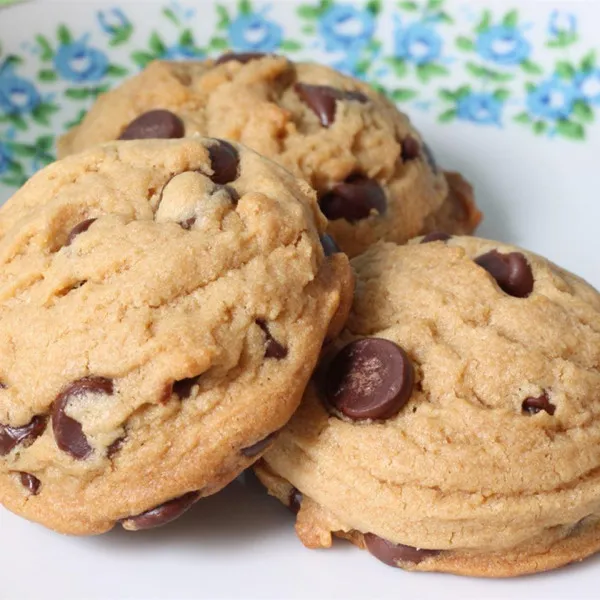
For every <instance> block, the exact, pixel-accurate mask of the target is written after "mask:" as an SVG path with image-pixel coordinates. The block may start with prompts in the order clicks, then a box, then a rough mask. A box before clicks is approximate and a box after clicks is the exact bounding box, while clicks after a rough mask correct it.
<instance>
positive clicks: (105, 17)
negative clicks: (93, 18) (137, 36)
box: [97, 8, 131, 35]
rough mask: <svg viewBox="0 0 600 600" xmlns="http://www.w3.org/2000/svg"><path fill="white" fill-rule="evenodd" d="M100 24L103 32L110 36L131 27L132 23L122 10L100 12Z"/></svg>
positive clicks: (112, 9)
mask: <svg viewBox="0 0 600 600" xmlns="http://www.w3.org/2000/svg"><path fill="white" fill-rule="evenodd" d="M97 14H98V22H99V23H100V27H101V28H102V30H103V31H105V32H106V33H108V35H114V34H115V33H117V32H118V31H120V30H121V29H127V28H128V27H131V21H130V20H129V19H128V18H127V17H126V16H125V13H124V12H123V11H122V10H121V9H120V8H111V9H110V10H99V11H98V13H97Z"/></svg>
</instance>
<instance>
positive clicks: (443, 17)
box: [437, 12, 454, 25]
mask: <svg viewBox="0 0 600 600" xmlns="http://www.w3.org/2000/svg"><path fill="white" fill-rule="evenodd" d="M437 20H438V21H439V22H440V23H446V24H448V25H452V24H453V23H454V19H453V18H452V17H451V16H450V15H449V14H448V13H447V12H439V13H438V14H437Z"/></svg>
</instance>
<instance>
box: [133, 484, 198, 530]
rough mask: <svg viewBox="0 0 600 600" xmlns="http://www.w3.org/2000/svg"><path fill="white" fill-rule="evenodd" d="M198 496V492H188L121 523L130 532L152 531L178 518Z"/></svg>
mask: <svg viewBox="0 0 600 600" xmlns="http://www.w3.org/2000/svg"><path fill="white" fill-rule="evenodd" d="M199 497H200V494H199V493H198V492H189V493H187V494H184V495H183V496H179V498H174V499H173V500H169V501H168V502H165V503H164V504H161V505H160V506H157V507H156V508H152V509H151V510H147V511H146V512H143V513H141V514H139V515H136V516H135V517H129V518H128V519H123V521H121V523H122V525H123V527H124V528H125V529H129V530H131V531H140V530H142V529H153V528H154V527H161V526H162V525H166V524H167V523H170V522H171V521H174V520H175V519H177V518H179V517H180V516H181V515H182V514H183V513H185V512H186V511H187V510H189V509H190V508H191V506H192V505H193V504H194V503H195V502H196V501H197V500H198V498H199Z"/></svg>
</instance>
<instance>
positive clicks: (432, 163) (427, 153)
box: [423, 142, 439, 173]
mask: <svg viewBox="0 0 600 600" xmlns="http://www.w3.org/2000/svg"><path fill="white" fill-rule="evenodd" d="M423 154H424V155H425V158H426V159H427V162H428V163H429V166H430V167H431V170H432V171H433V172H434V173H437V172H438V171H439V167H438V164H437V161H436V160H435V156H434V155H433V152H432V151H431V148H430V147H429V146H428V145H427V144H426V143H425V142H423Z"/></svg>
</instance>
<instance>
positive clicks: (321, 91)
mask: <svg viewBox="0 0 600 600" xmlns="http://www.w3.org/2000/svg"><path fill="white" fill-rule="evenodd" d="M294 89H295V90H296V93H297V94H298V96H299V97H300V100H302V102H304V104H306V105H307V106H308V107H309V108H310V109H311V110H312V111H313V112H314V113H315V114H316V115H317V117H319V121H321V125H323V127H329V126H330V125H332V124H333V122H334V120H335V111H336V101H338V100H340V101H342V100H351V101H355V102H360V103H362V104H364V103H365V102H367V101H368V100H369V98H368V97H367V96H365V95H364V94H363V93H361V92H350V91H348V92H345V91H344V90H339V89H337V88H332V87H329V86H328V85H311V84H308V83H296V85H295V86H294Z"/></svg>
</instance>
